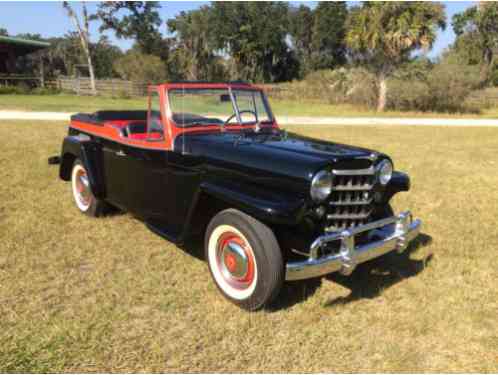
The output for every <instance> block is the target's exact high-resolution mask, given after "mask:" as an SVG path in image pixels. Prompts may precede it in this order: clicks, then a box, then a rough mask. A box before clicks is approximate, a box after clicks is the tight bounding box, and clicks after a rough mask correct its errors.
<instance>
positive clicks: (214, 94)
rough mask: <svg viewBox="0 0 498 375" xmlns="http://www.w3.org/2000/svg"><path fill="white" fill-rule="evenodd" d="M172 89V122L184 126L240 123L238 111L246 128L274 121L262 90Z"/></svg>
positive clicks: (169, 94) (170, 94)
mask: <svg viewBox="0 0 498 375" xmlns="http://www.w3.org/2000/svg"><path fill="white" fill-rule="evenodd" d="M231 92H232V96H233V98H234V100H232V96H231V95H230V92H229V90H228V89H171V90H169V91H168V97H169V105H170V110H171V115H172V117H173V121H174V122H175V123H176V124H177V125H178V126H181V127H189V126H199V125H218V126H219V125H223V124H226V125H230V124H238V123H239V121H238V119H237V115H236V108H237V109H238V111H239V115H240V122H241V123H242V124H243V125H249V124H256V123H264V122H268V121H271V115H270V112H269V110H268V108H267V105H266V101H265V99H264V97H263V93H262V92H261V91H259V90H250V89H248V90H242V89H232V90H231Z"/></svg>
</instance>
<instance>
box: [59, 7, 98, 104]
mask: <svg viewBox="0 0 498 375" xmlns="http://www.w3.org/2000/svg"><path fill="white" fill-rule="evenodd" d="M62 6H63V8H64V9H66V11H67V14H68V16H69V18H70V19H71V21H72V22H73V23H74V26H75V27H76V30H77V31H78V35H79V38H80V42H81V48H82V49H83V52H84V53H85V56H86V60H87V63H88V72H89V74H90V86H91V89H92V94H93V95H97V89H96V87H95V74H94V72H93V64H92V55H91V54H90V32H89V31H88V24H89V17H88V12H87V9H86V5H85V3H84V2H83V3H82V10H83V26H82V25H81V24H80V21H79V19H78V16H77V15H76V13H75V12H74V11H73V8H71V6H70V5H69V3H68V2H67V1H64V2H63V3H62Z"/></svg>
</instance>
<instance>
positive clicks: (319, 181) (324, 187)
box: [310, 171, 332, 202]
mask: <svg viewBox="0 0 498 375" xmlns="http://www.w3.org/2000/svg"><path fill="white" fill-rule="evenodd" d="M330 193H332V174H331V173H330V172H327V171H320V172H318V173H317V174H316V175H315V177H313V180H312V181H311V190H310V194H311V198H313V200H314V201H315V202H321V201H323V200H325V199H326V198H327V197H328V196H329V195H330Z"/></svg>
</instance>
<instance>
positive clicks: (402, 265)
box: [266, 233, 432, 312]
mask: <svg viewBox="0 0 498 375" xmlns="http://www.w3.org/2000/svg"><path fill="white" fill-rule="evenodd" d="M431 242H432V237H431V236H429V235H427V234H424V233H421V234H419V236H418V237H417V238H416V239H415V240H414V241H412V242H411V244H410V245H409V246H408V249H406V251H405V252H404V253H402V254H397V253H396V252H392V253H389V254H386V255H385V256H383V257H381V258H378V259H374V260H372V261H370V262H367V263H364V264H360V265H359V266H358V267H357V268H356V270H355V271H354V272H353V273H352V274H351V275H350V276H342V275H341V274H339V273H337V272H336V273H333V274H330V275H327V276H325V277H323V278H315V279H309V280H301V281H293V282H287V283H285V284H284V287H283V288H282V291H281V293H280V294H279V296H278V297H277V298H276V300H275V301H274V302H273V303H272V304H270V305H269V306H267V308H266V310H267V311H269V312H275V311H279V310H282V309H286V308H289V307H292V306H293V305H296V304H299V303H301V302H304V301H306V300H307V299H308V298H310V297H312V296H313V295H314V294H315V292H316V291H317V290H318V288H320V286H321V285H322V282H323V281H327V280H328V281H333V282H336V283H338V284H340V285H342V286H344V287H345V288H348V289H349V290H350V291H351V292H350V293H349V295H348V296H346V297H338V298H334V299H331V300H329V301H327V302H325V304H324V306H325V307H332V306H335V305H341V304H347V303H349V302H353V301H357V300H360V299H363V298H375V297H377V296H379V295H380V294H381V293H382V291H383V290H386V289H387V288H390V287H391V286H393V285H395V284H397V283H398V282H400V281H401V280H403V279H406V278H408V277H413V276H415V275H417V274H419V273H420V272H422V271H423V270H424V269H425V267H426V266H427V264H428V263H429V262H430V261H431V260H432V254H429V255H428V256H426V257H425V258H424V259H422V260H414V259H410V255H411V254H413V253H414V252H415V251H417V250H418V249H420V248H421V247H424V246H427V245H429V244H430V243H431Z"/></svg>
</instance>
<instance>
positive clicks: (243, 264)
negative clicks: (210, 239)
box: [217, 232, 255, 290]
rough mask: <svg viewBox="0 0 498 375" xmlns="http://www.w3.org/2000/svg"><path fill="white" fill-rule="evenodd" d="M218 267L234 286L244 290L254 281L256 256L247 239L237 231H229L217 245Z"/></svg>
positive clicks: (226, 279)
mask: <svg viewBox="0 0 498 375" xmlns="http://www.w3.org/2000/svg"><path fill="white" fill-rule="evenodd" d="M217 263H218V269H219V271H220V273H221V275H222V276H223V278H224V279H225V281H226V282H227V283H228V284H229V285H230V286H232V287H233V288H236V289H239V290H243V289H246V288H248V287H249V286H250V285H251V284H252V282H253V281H254V268H255V266H254V256H253V254H252V250H251V249H250V247H249V246H248V245H247V244H246V243H245V241H244V240H243V239H242V238H241V237H239V236H238V235H237V234H235V233H231V232H227V233H225V234H224V235H222V236H221V237H220V239H219V240H218V245H217Z"/></svg>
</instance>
